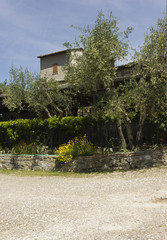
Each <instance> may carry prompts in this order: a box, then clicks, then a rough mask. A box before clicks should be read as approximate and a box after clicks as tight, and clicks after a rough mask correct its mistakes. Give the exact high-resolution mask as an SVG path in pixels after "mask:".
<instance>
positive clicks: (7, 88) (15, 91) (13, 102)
mask: <svg viewBox="0 0 167 240" xmlns="http://www.w3.org/2000/svg"><path fill="white" fill-rule="evenodd" d="M9 73H10V81H9V83H7V82H6V83H5V84H4V88H3V94H4V100H3V104H4V105H5V106H6V107H7V108H8V109H9V110H10V111H14V110H17V112H18V113H20V111H21V110H24V109H25V102H26V96H25V92H26V91H27V84H28V81H29V79H30V78H31V74H30V73H29V71H28V70H27V68H26V69H25V70H23V68H22V67H20V68H19V69H17V68H14V67H13V66H12V67H11V69H10V72H9Z"/></svg>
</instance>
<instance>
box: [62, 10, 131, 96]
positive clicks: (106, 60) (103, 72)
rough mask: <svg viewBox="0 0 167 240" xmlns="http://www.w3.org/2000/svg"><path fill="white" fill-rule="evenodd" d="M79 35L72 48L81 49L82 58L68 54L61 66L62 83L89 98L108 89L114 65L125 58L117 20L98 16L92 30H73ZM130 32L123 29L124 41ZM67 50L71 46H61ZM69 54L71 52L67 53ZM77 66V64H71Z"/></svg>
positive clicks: (125, 50) (113, 75)
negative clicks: (65, 61) (63, 81)
mask: <svg viewBox="0 0 167 240" xmlns="http://www.w3.org/2000/svg"><path fill="white" fill-rule="evenodd" d="M77 29H78V30H79V31H80V32H81V34H80V36H79V41H75V46H74V47H79V46H81V47H83V51H82V54H78V55H77V54H71V55H70V57H69V61H68V62H67V65H66V66H65V73H66V75H65V80H66V81H67V82H68V83H69V84H70V86H72V88H73V91H76V92H81V93H82V94H83V93H85V94H91V93H92V92H96V91H97V90H99V89H101V88H105V89H106V88H110V86H111V82H112V81H113V80H114V78H115V73H116V68H115V67H114V62H115V61H117V60H120V59H123V58H124V57H125V56H126V55H127V48H128V45H127V43H126V42H125V41H124V40H123V39H122V40H120V39H121V37H122V35H123V33H120V32H119V28H118V24H117V20H116V18H115V17H113V16H112V13H110V15H109V17H108V18H106V17H105V15H104V14H103V13H102V12H98V15H97V18H96V20H95V23H94V26H93V27H92V28H90V27H89V26H88V27H87V28H77ZM128 32H129V33H130V32H131V29H127V31H126V34H125V35H126V37H127V35H128ZM65 46H66V47H68V48H70V47H71V48H73V45H70V44H69V43H65ZM71 53H72V51H71ZM73 62H74V63H76V62H77V64H73Z"/></svg>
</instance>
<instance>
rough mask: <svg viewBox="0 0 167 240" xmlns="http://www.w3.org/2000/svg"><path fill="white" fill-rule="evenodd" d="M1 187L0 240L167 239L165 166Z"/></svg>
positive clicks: (5, 181)
mask: <svg viewBox="0 0 167 240" xmlns="http://www.w3.org/2000/svg"><path fill="white" fill-rule="evenodd" d="M0 183H1V185H0V240H56V239H61V240H67V239H68V240H76V239H78V240H84V239H86V240H95V239H96V240H121V239H122V240H128V239H129V240H139V239H140V240H152V239H156V240H158V239H159V240H167V168H165V167H163V168H154V169H149V170H140V171H129V172H125V173H120V172H114V173H107V174H98V175H88V176H87V177H81V178H78V177H77V178H72V177H70V178H69V177H19V176H14V175H5V174H0Z"/></svg>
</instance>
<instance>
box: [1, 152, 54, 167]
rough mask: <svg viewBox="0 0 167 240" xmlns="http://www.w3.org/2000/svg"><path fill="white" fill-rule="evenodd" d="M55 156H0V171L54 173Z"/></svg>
mask: <svg viewBox="0 0 167 240" xmlns="http://www.w3.org/2000/svg"><path fill="white" fill-rule="evenodd" d="M56 157H57V156H54V155H12V154H9V155H4V154H0V169H9V170H12V169H25V170H43V171H52V170H54V168H55V161H56Z"/></svg>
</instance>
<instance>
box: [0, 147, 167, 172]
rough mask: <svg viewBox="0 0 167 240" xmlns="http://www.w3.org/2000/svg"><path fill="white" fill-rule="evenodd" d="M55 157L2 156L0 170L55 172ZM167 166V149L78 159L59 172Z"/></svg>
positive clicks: (0, 156) (0, 157)
mask: <svg viewBox="0 0 167 240" xmlns="http://www.w3.org/2000/svg"><path fill="white" fill-rule="evenodd" d="M56 158H57V157H56V156H54V155H4V154H1V155H0V169H25V170H43V171H52V170H55V162H56ZM159 165H167V148H166V149H161V150H150V151H142V152H136V153H132V152H127V153H113V154H109V155H95V156H84V157H81V156H80V157H78V158H76V159H75V160H74V163H71V164H69V165H65V166H63V167H62V168H60V169H57V170H59V171H75V172H93V171H112V170H130V169H143V168H149V167H154V166H159Z"/></svg>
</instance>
